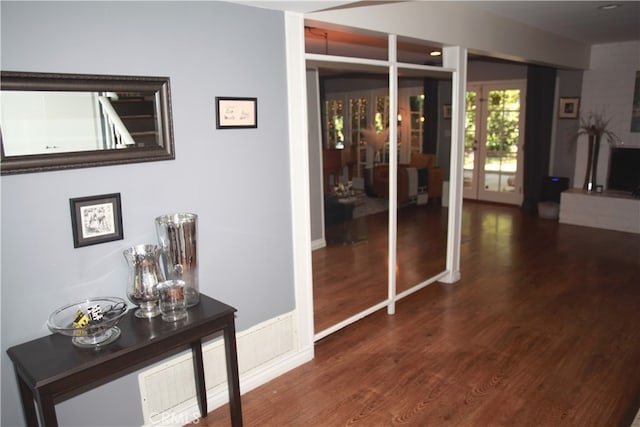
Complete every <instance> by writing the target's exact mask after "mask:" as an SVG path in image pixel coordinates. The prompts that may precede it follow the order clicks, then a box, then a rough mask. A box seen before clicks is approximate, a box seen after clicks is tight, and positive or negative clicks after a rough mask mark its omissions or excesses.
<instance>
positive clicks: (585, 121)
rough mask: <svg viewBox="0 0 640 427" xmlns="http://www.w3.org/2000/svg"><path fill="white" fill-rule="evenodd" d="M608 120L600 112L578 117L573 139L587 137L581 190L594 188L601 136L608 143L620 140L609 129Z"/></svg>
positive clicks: (611, 143) (614, 143)
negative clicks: (578, 124) (576, 129)
mask: <svg viewBox="0 0 640 427" xmlns="http://www.w3.org/2000/svg"><path fill="white" fill-rule="evenodd" d="M610 121H611V118H607V119H605V118H604V114H603V113H602V112H596V113H594V112H589V114H587V115H586V116H583V117H581V118H580V127H579V129H578V132H576V134H575V135H574V137H573V140H574V141H575V140H577V139H578V138H579V137H580V136H582V135H586V136H587V138H588V146H587V150H588V151H587V167H586V171H585V174H584V183H583V184H582V189H583V190H587V191H592V190H594V189H595V188H596V185H597V184H596V180H597V173H598V156H599V154H600V143H601V142H602V137H606V139H607V142H608V143H609V145H616V144H617V143H618V141H620V138H618V136H617V135H616V134H615V133H614V132H613V131H611V130H610V129H609V122H610Z"/></svg>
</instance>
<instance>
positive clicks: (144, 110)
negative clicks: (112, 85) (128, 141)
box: [111, 93, 158, 147]
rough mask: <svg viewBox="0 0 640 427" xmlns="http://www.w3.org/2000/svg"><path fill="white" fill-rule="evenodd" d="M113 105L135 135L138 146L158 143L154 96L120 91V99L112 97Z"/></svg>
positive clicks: (133, 135)
mask: <svg viewBox="0 0 640 427" xmlns="http://www.w3.org/2000/svg"><path fill="white" fill-rule="evenodd" d="M111 105H112V106H113V108H114V110H116V112H117V113H118V115H119V116H120V119H121V120H122V123H123V124H124V125H125V127H126V128H127V130H128V131H129V133H130V134H131V136H132V137H133V140H134V141H135V143H136V144H135V146H136V147H144V146H149V145H157V144H158V142H157V141H158V139H157V135H158V130H157V127H156V123H157V120H156V116H155V110H156V109H155V98H154V97H153V96H149V97H144V96H142V95H140V94H126V93H118V99H111Z"/></svg>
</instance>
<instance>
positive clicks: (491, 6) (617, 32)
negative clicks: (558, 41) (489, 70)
mask: <svg viewBox="0 0 640 427" xmlns="http://www.w3.org/2000/svg"><path fill="white" fill-rule="evenodd" d="M237 2H238V3H243V4H249V5H251V6H257V7H263V8H269V9H278V10H289V11H293V12H301V13H310V12H317V11H320V10H327V9H338V8H353V7H363V6H371V5H373V4H380V3H392V1H243V0H240V1H237ZM460 3H464V4H466V5H468V6H469V7H475V8H478V9H482V10H484V11H486V12H489V13H493V14H495V15H499V16H502V17H505V18H509V19H512V20H514V21H516V22H520V23H522V24H524V25H527V26H530V27H533V28H537V29H540V30H543V31H547V32H550V33H554V34H557V35H560V36H564V37H566V38H569V39H572V40H576V41H579V42H582V43H584V44H588V45H594V44H602V43H614V42H621V41H630V40H640V1H618V0H610V1H465V2H460ZM609 4H617V5H619V6H620V7H618V8H615V9H611V10H601V9H599V8H598V7H599V6H604V5H609Z"/></svg>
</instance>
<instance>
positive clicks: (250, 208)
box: [0, 1, 295, 426]
mask: <svg viewBox="0 0 640 427" xmlns="http://www.w3.org/2000/svg"><path fill="white" fill-rule="evenodd" d="M0 7H1V19H2V21H1V43H2V44H1V49H0V51H1V55H2V56H1V62H2V69H3V70H15V71H43V72H68V73H95V74H120V75H159V76H168V77H170V79H171V96H172V101H173V125H174V134H175V145H176V159H175V160H174V161H163V162H152V163H141V164H134V165H123V166H110V167H99V168H91V169H78V170H69V171H59V172H47V173H35V174H25V175H15V176H3V177H2V178H1V179H0V185H1V191H2V212H1V213H2V223H1V225H2V230H1V232H2V237H1V238H2V254H1V256H2V258H1V262H2V273H1V279H2V282H1V307H0V308H1V322H2V341H1V342H2V419H1V424H2V425H3V426H16V425H23V423H24V421H23V418H22V413H21V410H20V407H19V401H18V390H17V386H16V382H15V379H14V376H13V371H12V365H11V362H10V361H9V359H8V357H7V356H6V349H7V348H8V347H10V346H13V345H16V344H19V343H21V342H24V341H27V340H30V339H34V338H37V337H40V336H43V335H46V334H48V333H49V332H48V330H47V329H46V326H45V322H46V320H47V317H48V315H49V313H51V312H52V311H53V310H54V309H55V308H57V307H58V306H61V305H63V304H65V303H69V302H73V300H77V299H82V298H85V297H90V296H99V295H114V296H120V297H125V290H126V279H127V266H126V264H125V261H124V258H123V256H122V251H123V250H124V249H126V248H127V247H129V246H131V245H133V244H138V243H147V242H151V243H154V242H155V241H156V235H155V230H154V222H153V221H154V218H155V217H157V216H159V215H161V214H165V213H170V212H179V211H187V212H194V213H197V214H198V215H199V236H198V237H199V250H200V252H199V268H200V287H201V291H202V292H203V293H206V294H208V295H209V296H212V297H214V298H217V299H220V300H222V301H224V302H226V303H228V304H231V305H233V306H235V307H236V308H237V309H238V315H237V326H238V329H239V330H243V329H246V328H248V327H250V326H253V325H255V324H257V323H259V322H261V321H264V320H266V319H270V318H273V317H275V316H277V315H279V314H282V313H285V312H288V311H291V310H292V309H294V304H295V303H294V285H293V266H292V244H291V240H292V231H291V206H290V204H291V202H290V190H289V188H290V185H289V181H290V176H289V160H288V156H289V152H288V132H287V126H288V124H287V108H286V105H287V93H286V90H287V89H286V68H285V52H284V48H285V43H284V15H283V14H282V13H281V12H276V11H270V10H265V9H258V8H250V7H245V6H241V5H234V4H229V3H223V2H108V3H107V2H48V1H47V2H7V1H2V3H1V6H0ZM216 96H250V97H257V98H258V128H257V129H247V130H216V128H215V105H214V104H215V101H214V100H215V97H216ZM111 192H119V193H121V195H122V213H123V221H124V240H120V241H115V242H109V243H104V244H99V245H94V246H88V247H84V248H78V249H74V248H73V241H72V232H71V221H70V214H69V198H73V197H80V196H89V195H97V194H103V193H111ZM69 345H71V342H69ZM57 410H58V415H59V420H60V424H61V425H77V426H80V425H82V426H89V425H96V426H97V425H100V426H105V425H109V426H132V425H141V424H142V413H141V409H140V398H139V392H138V385H137V378H136V376H135V375H134V374H132V375H129V376H127V377H125V378H123V379H119V380H116V381H114V382H111V383H109V384H107V385H105V386H103V387H101V388H99V389H97V390H94V391H91V392H88V393H86V394H84V395H82V396H79V397H76V398H74V399H71V400H69V401H67V402H64V403H62V404H60V405H58V407H57Z"/></svg>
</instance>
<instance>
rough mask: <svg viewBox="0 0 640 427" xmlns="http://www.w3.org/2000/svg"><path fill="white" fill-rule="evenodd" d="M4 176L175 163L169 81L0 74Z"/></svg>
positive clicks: (146, 78)
mask: <svg viewBox="0 0 640 427" xmlns="http://www.w3.org/2000/svg"><path fill="white" fill-rule="evenodd" d="M0 83H1V85H0V89H1V90H0V146H1V162H2V164H1V165H0V171H1V173H2V175H7V174H16V173H28V172H42V171H49V170H60V169H72V168H85V167H94V166H106V165H115V164H124V163H137V162H149V161H158V160H172V159H174V158H175V153H174V142H173V124H172V115H171V96H170V87H169V78H168V77H139V76H109V75H83V74H52V73H31V72H15V71H2V73H1V81H0Z"/></svg>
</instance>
